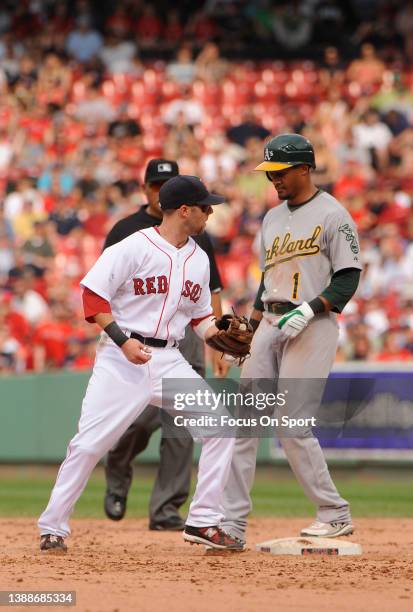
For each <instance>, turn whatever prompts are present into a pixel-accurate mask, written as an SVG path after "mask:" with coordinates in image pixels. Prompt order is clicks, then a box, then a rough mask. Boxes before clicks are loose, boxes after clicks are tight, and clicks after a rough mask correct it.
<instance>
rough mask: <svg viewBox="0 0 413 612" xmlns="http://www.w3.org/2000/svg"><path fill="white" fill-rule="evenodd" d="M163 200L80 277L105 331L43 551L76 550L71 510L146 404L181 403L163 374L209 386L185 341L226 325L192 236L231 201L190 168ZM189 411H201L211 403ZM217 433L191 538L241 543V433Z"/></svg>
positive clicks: (44, 531)
mask: <svg viewBox="0 0 413 612" xmlns="http://www.w3.org/2000/svg"><path fill="white" fill-rule="evenodd" d="M159 201H160V205H161V208H162V210H163V212H164V216H163V220H162V223H161V224H160V225H159V226H157V227H152V228H148V229H145V230H141V231H138V232H136V233H134V234H132V235H131V236H129V237H128V238H125V239H124V240H122V241H121V242H119V243H117V244H115V245H113V246H111V247H109V248H107V249H106V250H105V251H104V252H103V253H102V254H101V256H100V257H99V259H98V260H97V261H96V263H95V264H94V266H93V267H92V269H91V270H90V271H89V272H88V273H87V274H86V276H85V277H84V278H83V280H82V281H81V285H82V287H83V288H84V294H83V301H84V309H85V317H86V319H87V320H88V321H90V322H96V323H97V324H98V325H99V326H100V327H101V328H102V330H103V332H104V333H103V334H102V336H101V340H100V342H99V345H98V348H97V352H96V361H95V365H94V368H93V373H92V376H91V379H90V381H89V384H88V387H87V391H86V395H85V397H84V400H83V404H82V411H81V416H80V421H79V429H78V433H77V434H76V435H75V437H74V438H73V439H72V440H71V442H70V443H69V447H68V450H67V455H66V459H65V460H64V462H63V463H62V465H61V467H60V470H59V473H58V475H57V480H56V484H55V486H54V489H53V491H52V494H51V497H50V500H49V503H48V505H47V508H46V509H45V511H44V512H43V514H42V515H41V516H40V518H39V521H38V526H39V529H40V534H41V538H40V548H41V550H43V551H55V552H65V551H66V550H67V546H66V544H65V541H64V540H65V538H66V537H67V536H68V535H69V534H70V527H69V517H70V515H71V513H72V511H73V508H74V505H75V503H76V501H77V499H78V498H79V496H80V495H81V493H82V491H83V489H84V488H85V486H86V483H87V481H88V479H89V476H90V474H91V472H92V470H93V468H94V467H95V465H96V464H97V462H98V461H99V460H100V459H101V458H102V457H103V456H104V454H105V453H106V452H107V451H108V450H109V449H110V448H112V447H113V445H114V444H115V442H116V441H117V440H118V439H119V438H120V436H121V435H122V434H123V432H124V431H125V430H126V429H127V427H128V426H129V425H130V424H131V423H132V422H133V421H135V420H136V418H137V417H138V416H139V414H140V413H141V412H142V411H143V410H144V409H145V407H146V406H147V405H148V404H153V405H156V406H159V407H161V408H164V409H170V410H171V409H173V401H172V400H173V397H172V396H170V397H169V398H165V397H162V379H172V380H176V379H187V378H194V379H198V380H197V385H198V386H199V385H201V387H202V384H203V385H205V386H206V383H204V382H203V381H202V379H201V378H200V377H199V375H198V374H197V373H196V372H195V371H194V370H193V369H192V367H191V366H190V365H189V363H188V362H187V361H186V360H185V359H184V358H183V357H182V355H181V353H180V352H179V350H178V348H177V347H178V342H179V340H180V339H181V338H183V336H184V331H185V327H186V326H187V325H188V323H191V324H192V325H193V327H194V331H195V332H196V333H197V334H198V335H199V336H200V337H202V338H203V339H204V340H205V339H208V338H210V337H211V336H213V335H214V334H215V333H218V329H217V328H216V326H215V325H214V318H213V316H212V308H211V294H210V291H209V262H208V257H207V255H206V253H205V252H204V251H203V250H202V249H200V248H199V247H198V246H197V244H196V243H195V241H194V240H193V239H192V238H191V237H190V236H191V235H196V234H198V233H200V232H202V231H203V230H204V229H205V224H206V221H207V219H208V216H209V215H210V214H211V212H212V208H211V205H214V204H221V203H222V202H223V201H224V199H223V198H222V197H221V196H219V195H217V194H211V193H209V192H208V190H207V189H206V187H205V185H204V184H203V183H202V181H201V180H200V179H199V178H197V177H194V176H184V175H181V176H176V177H174V178H172V179H170V180H169V181H168V182H167V183H165V184H164V185H163V186H162V187H161V190H160V193H159ZM200 381H201V382H200ZM185 411H186V409H185ZM186 412H187V413H188V415H189V416H191V414H192V415H195V416H196V415H199V414H202V409H201V408H198V407H195V408H191V409H188V411H186ZM204 412H205V409H204ZM185 416H187V414H185ZM197 431H198V432H199V428H198V429H197ZM211 433H214V432H211V430H209V431H208V436H207V434H205V437H202V439H201V442H202V453H201V457H200V461H199V468H198V482H197V487H196V491H195V494H194V497H193V500H192V503H191V506H190V509H189V514H188V518H187V522H186V527H185V531H184V539H185V540H187V541H189V542H193V543H199V544H206V545H208V546H210V547H213V548H221V549H230V550H242V548H243V546H242V544H241V543H240V542H238V541H237V539H236V538H233V537H231V536H229V535H227V534H226V533H225V532H223V531H222V530H221V529H220V527H219V523H220V521H221V519H222V517H223V515H222V506H221V498H222V493H223V489H224V486H225V483H226V480H227V477H228V472H229V466H230V463H231V457H232V452H233V446H234V439H231V438H220V437H210V435H211Z"/></svg>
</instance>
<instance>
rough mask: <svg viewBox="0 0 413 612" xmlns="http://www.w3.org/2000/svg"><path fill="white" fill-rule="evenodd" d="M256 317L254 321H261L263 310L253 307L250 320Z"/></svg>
mask: <svg viewBox="0 0 413 612" xmlns="http://www.w3.org/2000/svg"><path fill="white" fill-rule="evenodd" d="M251 319H254V321H261V319H262V311H261V310H257V309H256V308H253V309H252V312H251V315H250V320H251Z"/></svg>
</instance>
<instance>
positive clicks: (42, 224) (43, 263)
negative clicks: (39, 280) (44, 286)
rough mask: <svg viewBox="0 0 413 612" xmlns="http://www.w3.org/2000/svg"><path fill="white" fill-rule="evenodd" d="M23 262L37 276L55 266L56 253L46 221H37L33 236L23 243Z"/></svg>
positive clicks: (34, 225)
mask: <svg viewBox="0 0 413 612" xmlns="http://www.w3.org/2000/svg"><path fill="white" fill-rule="evenodd" d="M22 255H23V260H24V263H25V264H26V265H30V266H31V267H32V268H33V270H34V271H35V274H36V275H37V276H43V274H44V272H45V271H46V270H47V269H48V268H51V267H52V266H53V258H54V256H55V252H54V249H53V246H52V244H51V242H50V240H49V227H48V223H47V221H46V220H44V221H35V222H34V224H33V233H32V235H31V236H30V237H29V238H28V239H27V240H26V242H24V243H23V246H22Z"/></svg>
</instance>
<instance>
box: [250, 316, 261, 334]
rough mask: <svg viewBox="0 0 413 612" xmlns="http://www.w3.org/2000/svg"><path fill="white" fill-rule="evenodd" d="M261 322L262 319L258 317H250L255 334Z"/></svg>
mask: <svg viewBox="0 0 413 612" xmlns="http://www.w3.org/2000/svg"><path fill="white" fill-rule="evenodd" d="M260 323H261V321H258V320H257V319H250V320H249V324H250V325H251V327H252V329H253V330H254V334H255V332H256V331H257V329H258V325H259V324H260Z"/></svg>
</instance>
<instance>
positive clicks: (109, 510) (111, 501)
mask: <svg viewBox="0 0 413 612" xmlns="http://www.w3.org/2000/svg"><path fill="white" fill-rule="evenodd" d="M104 508H105V513H106V516H107V517H108V518H110V519H111V520H112V521H121V520H122V519H123V517H124V516H125V512H126V497H122V496H121V495H115V494H114V493H106V495H105V504H104Z"/></svg>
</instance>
